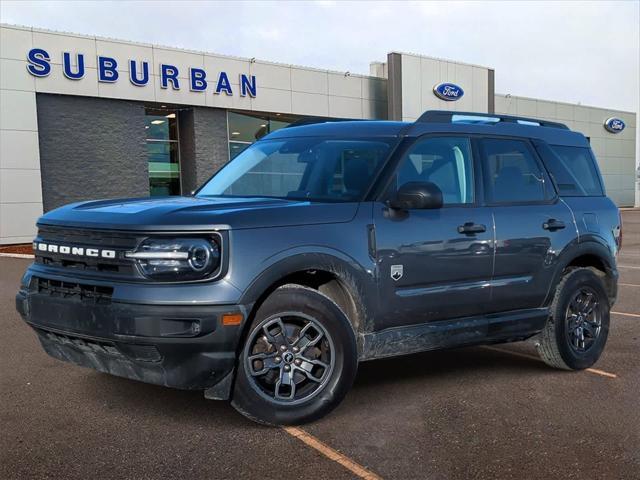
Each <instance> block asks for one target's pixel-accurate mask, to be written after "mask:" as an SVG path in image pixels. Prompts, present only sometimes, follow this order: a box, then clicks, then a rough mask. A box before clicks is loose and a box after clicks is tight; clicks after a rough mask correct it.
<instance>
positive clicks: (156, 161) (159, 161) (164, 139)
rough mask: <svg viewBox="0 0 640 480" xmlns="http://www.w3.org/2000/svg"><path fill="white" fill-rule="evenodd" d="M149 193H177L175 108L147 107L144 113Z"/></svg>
mask: <svg viewBox="0 0 640 480" xmlns="http://www.w3.org/2000/svg"><path fill="white" fill-rule="evenodd" d="M144 128H145V131H146V137H147V158H148V162H149V194H150V195H151V196H152V197H153V196H163V195H180V192H181V188H180V152H179V143H178V119H177V115H176V113H175V112H167V111H160V110H153V109H147V111H146V115H145V127H144Z"/></svg>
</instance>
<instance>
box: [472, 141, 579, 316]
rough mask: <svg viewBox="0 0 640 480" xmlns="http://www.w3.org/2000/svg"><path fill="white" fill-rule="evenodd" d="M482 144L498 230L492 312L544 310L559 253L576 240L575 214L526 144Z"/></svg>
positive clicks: (489, 197)
mask: <svg viewBox="0 0 640 480" xmlns="http://www.w3.org/2000/svg"><path fill="white" fill-rule="evenodd" d="M478 142H479V151H480V152H481V157H482V165H483V178H484V191H485V199H486V202H487V205H488V206H489V207H490V209H491V213H492V215H493V218H494V222H495V229H496V231H495V236H496V250H495V265H494V272H493V278H492V282H491V283H492V295H491V305H490V310H491V311H492V312H502V311H508V310H516V309H517V310H519V309H525V308H536V307H540V306H542V303H543V301H544V299H545V297H546V294H547V291H548V289H549V285H550V283H551V281H552V278H553V274H554V271H555V268H556V262H557V259H558V256H559V254H560V253H561V252H562V250H563V249H564V248H565V247H566V246H567V245H568V244H569V243H571V242H572V241H574V240H576V229H575V224H574V220H573V215H572V213H571V210H570V209H569V207H568V206H567V205H566V204H565V203H564V202H563V201H562V200H560V199H559V198H558V196H557V194H556V191H555V189H554V187H553V184H552V182H551V180H550V178H549V176H548V174H547V172H546V170H545V169H544V166H543V164H542V162H541V161H540V159H539V158H538V156H537V154H536V151H535V149H534V148H533V146H532V145H531V143H530V142H529V141H528V140H526V139H514V138H483V139H480V140H478Z"/></svg>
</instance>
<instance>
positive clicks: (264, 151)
mask: <svg viewBox="0 0 640 480" xmlns="http://www.w3.org/2000/svg"><path fill="white" fill-rule="evenodd" d="M391 145H392V139H375V140H368V139H355V140H353V139H349V140H348V139H330V138H309V137H306V138H289V139H278V140H263V141H260V142H258V143H254V144H253V145H251V147H249V148H248V149H246V150H245V151H243V152H242V153H241V154H240V155H238V156H237V157H236V158H234V159H233V160H232V161H231V162H229V163H228V164H227V165H225V166H224V167H223V168H222V169H221V170H220V171H219V172H218V173H217V174H216V175H215V176H214V177H213V178H212V179H211V180H209V181H208V182H207V183H206V184H205V185H204V186H203V187H202V188H201V189H200V191H198V193H197V195H198V196H225V197H247V196H250V197H272V198H291V199H305V200H317V201H334V202H335V201H339V202H351V201H359V200H361V198H362V196H363V195H364V193H365V192H366V190H367V188H368V187H369V185H370V184H371V182H372V181H373V178H374V176H375V175H376V173H377V172H378V170H379V169H380V168H382V165H383V164H384V160H385V159H386V157H387V155H388V153H389V150H390V148H391Z"/></svg>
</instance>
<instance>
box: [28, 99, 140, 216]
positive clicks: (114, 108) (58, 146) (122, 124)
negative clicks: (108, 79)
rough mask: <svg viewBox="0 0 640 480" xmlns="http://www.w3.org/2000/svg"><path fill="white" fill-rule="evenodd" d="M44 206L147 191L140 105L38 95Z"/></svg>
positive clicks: (116, 101) (46, 208)
mask: <svg viewBox="0 0 640 480" xmlns="http://www.w3.org/2000/svg"><path fill="white" fill-rule="evenodd" d="M36 101H37V106H38V131H39V143H40V165H41V172H42V197H43V204H44V210H45V211H48V210H51V209H53V208H56V207H59V206H61V205H64V204H67V203H71V202H78V201H82V200H92V199H99V198H117V197H145V196H148V195H149V172H148V165H147V151H146V147H145V129H144V105H143V104H142V103H138V102H131V101H122V100H110V99H103V98H93V97H80V96H70V95H50V94H41V93H39V94H37V97H36Z"/></svg>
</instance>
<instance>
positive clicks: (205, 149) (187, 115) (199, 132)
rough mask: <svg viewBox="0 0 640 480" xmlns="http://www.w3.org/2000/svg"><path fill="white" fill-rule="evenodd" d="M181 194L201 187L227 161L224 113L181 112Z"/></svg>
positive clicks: (215, 110)
mask: <svg viewBox="0 0 640 480" xmlns="http://www.w3.org/2000/svg"><path fill="white" fill-rule="evenodd" d="M179 122H180V164H181V170H182V191H183V193H185V194H187V193H189V192H190V191H191V190H194V189H195V188H197V187H199V186H201V185H202V184H203V183H204V182H205V181H207V179H208V178H209V177H210V176H211V175H213V174H214V173H215V172H217V171H218V170H219V169H220V167H222V166H223V165H224V164H225V163H227V162H228V161H229V145H228V139H227V136H228V134H227V111H226V110H224V109H220V108H207V107H193V109H190V110H186V111H182V112H180V116H179Z"/></svg>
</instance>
